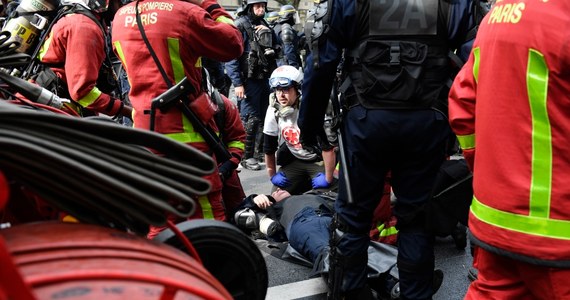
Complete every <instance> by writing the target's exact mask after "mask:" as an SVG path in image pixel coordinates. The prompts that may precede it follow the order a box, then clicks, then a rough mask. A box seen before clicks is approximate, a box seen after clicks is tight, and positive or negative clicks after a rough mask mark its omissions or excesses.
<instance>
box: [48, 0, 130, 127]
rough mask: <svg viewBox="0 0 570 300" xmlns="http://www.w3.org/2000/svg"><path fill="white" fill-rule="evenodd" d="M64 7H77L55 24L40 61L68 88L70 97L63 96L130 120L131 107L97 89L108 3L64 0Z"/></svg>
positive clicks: (97, 111) (99, 111) (92, 109)
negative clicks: (105, 13)
mask: <svg viewBox="0 0 570 300" xmlns="http://www.w3.org/2000/svg"><path fill="white" fill-rule="evenodd" d="M62 5H69V6H74V8H73V9H74V13H71V14H68V15H65V16H64V17H62V18H61V19H59V20H58V21H57V22H56V23H55V25H54V26H53V28H52V30H51V32H50V34H49V36H48V38H47V39H46V41H45V42H44V43H43V45H42V48H41V50H40V53H39V54H38V58H39V60H40V61H41V62H42V63H43V64H44V65H46V66H48V67H50V68H51V69H52V70H53V71H54V72H55V74H57V76H58V77H59V78H61V79H62V80H63V82H64V83H65V84H66V85H67V87H66V89H65V88H64V89H65V90H66V91H65V93H69V95H65V94H64V95H60V96H61V97H64V98H68V97H69V98H71V99H72V100H75V102H74V103H76V104H78V105H80V106H81V108H86V109H88V110H89V111H91V113H93V112H94V113H104V114H106V115H110V116H115V115H122V116H126V117H129V118H130V117H131V113H132V108H131V107H130V106H126V105H124V104H123V102H121V101H120V100H119V99H116V98H114V97H112V96H110V95H109V94H106V93H103V92H102V91H101V90H100V89H99V88H100V87H97V86H96V85H97V79H98V77H99V70H100V69H101V66H102V65H103V61H104V59H105V58H106V49H107V48H106V46H105V36H104V35H105V33H104V30H105V28H106V27H105V25H104V22H102V21H103V20H102V18H101V14H102V13H103V12H105V11H107V9H108V5H109V0H106V1H105V0H64V1H62ZM75 109H78V110H79V109H80V108H79V107H75ZM84 112H85V111H84Z"/></svg>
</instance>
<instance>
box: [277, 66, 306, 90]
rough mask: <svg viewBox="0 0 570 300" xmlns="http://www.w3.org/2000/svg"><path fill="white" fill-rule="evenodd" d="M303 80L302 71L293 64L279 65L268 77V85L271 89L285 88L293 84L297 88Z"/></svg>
mask: <svg viewBox="0 0 570 300" xmlns="http://www.w3.org/2000/svg"><path fill="white" fill-rule="evenodd" d="M302 81H303V73H301V71H299V70H298V69H297V68H295V67H293V66H281V67H279V68H277V69H275V71H273V73H271V77H270V78H269V85H270V86H271V88H272V89H275V88H287V87H291V86H294V87H296V88H298V87H299V86H300V85H301V82H302Z"/></svg>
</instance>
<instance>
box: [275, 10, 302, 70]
mask: <svg viewBox="0 0 570 300" xmlns="http://www.w3.org/2000/svg"><path fill="white" fill-rule="evenodd" d="M296 17H297V10H296V9H295V7H293V5H290V4H287V5H283V6H281V8H280V9H279V20H278V24H277V25H275V28H274V29H275V34H276V35H277V36H278V37H279V39H280V40H281V43H282V45H283V55H282V58H281V59H280V60H279V62H278V64H279V65H280V66H283V65H289V66H293V67H295V68H299V67H300V66H301V57H300V55H299V53H300V50H301V49H300V42H299V39H300V38H299V34H298V32H297V30H295V28H293V26H295V24H296V23H297V18H296Z"/></svg>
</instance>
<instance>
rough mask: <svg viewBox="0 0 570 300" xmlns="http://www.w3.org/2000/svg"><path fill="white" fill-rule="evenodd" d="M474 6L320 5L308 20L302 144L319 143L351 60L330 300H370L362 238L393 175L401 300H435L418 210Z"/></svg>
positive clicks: (427, 238) (432, 2)
mask: <svg viewBox="0 0 570 300" xmlns="http://www.w3.org/2000/svg"><path fill="white" fill-rule="evenodd" d="M329 1H332V2H333V3H329ZM472 2H473V1H445V0H425V1H395V2H389V1H377V0H361V1H353V0H321V1H318V3H316V7H315V8H314V9H313V10H312V11H311V12H312V14H311V15H310V16H309V18H308V22H307V24H306V25H305V34H306V38H307V40H308V43H309V45H310V47H311V53H310V54H309V56H308V58H307V64H306V66H305V76H304V78H305V81H304V83H303V87H302V93H303V98H304V99H305V100H304V101H303V102H302V103H301V108H300V118H299V127H300V129H301V138H302V143H303V145H306V144H309V145H310V144H316V143H317V138H316V137H317V136H319V135H320V134H321V130H322V127H323V117H322V116H323V115H324V113H325V110H326V107H327V103H328V99H329V95H330V91H331V88H332V86H333V81H334V77H335V74H336V72H335V71H336V67H337V65H338V63H339V61H340V59H341V56H342V54H343V50H344V53H345V62H344V65H343V73H344V74H345V76H344V80H343V82H341V83H342V84H341V85H340V91H341V92H342V96H343V97H342V98H343V100H342V104H343V105H344V108H345V109H344V110H343V113H344V115H343V119H342V125H341V133H342V138H343V140H344V141H343V144H344V146H345V147H344V149H342V150H341V151H344V154H345V157H346V159H345V160H344V161H342V162H341V164H343V163H344V164H346V167H347V170H348V171H349V172H348V173H349V174H348V176H347V177H346V178H348V180H347V179H346V178H345V172H344V171H343V170H342V169H341V174H340V178H341V182H340V189H339V196H338V199H337V201H336V203H335V211H336V215H335V217H334V221H333V223H332V225H331V233H332V234H331V241H330V246H331V257H330V265H331V270H330V272H329V280H328V282H329V287H330V294H329V297H330V298H333V299H339V298H346V299H367V298H370V297H371V296H372V295H371V292H370V288H369V287H368V286H366V260H367V259H366V257H367V252H366V245H367V243H368V236H367V235H366V233H367V232H368V229H369V224H370V220H371V218H372V212H373V211H374V207H376V205H377V202H378V201H379V199H381V195H382V187H383V181H384V178H385V177H386V176H385V175H386V173H387V172H388V171H389V170H390V171H391V174H392V184H393V191H394V193H395V195H396V197H397V199H398V202H397V203H396V205H395V214H396V216H397V218H398V229H399V234H398V250H399V254H398V269H399V277H400V289H401V298H402V299H431V297H432V295H433V294H434V293H435V290H436V288H437V286H436V287H435V288H434V274H435V275H437V278H439V277H442V274H441V273H440V272H434V252H433V243H434V236H433V234H431V233H430V232H427V231H426V229H425V228H426V226H425V215H424V211H423V210H422V208H423V207H424V206H425V204H426V203H427V202H428V199H430V193H431V191H432V187H433V185H434V179H435V177H436V174H437V171H438V169H439V167H440V165H441V163H442V162H443V160H444V159H445V154H446V153H445V149H446V145H445V142H446V141H447V140H448V135H449V134H450V128H449V124H448V120H447V117H446V106H447V102H446V101H447V89H446V85H445V83H446V81H448V79H449V77H450V67H449V65H450V64H449V58H448V53H449V52H450V50H454V49H457V48H460V47H461V45H462V44H463V43H465V42H467V40H468V39H472V38H473V37H474V36H473V37H470V36H469V34H468V33H469V32H470V31H471V29H472V28H474V27H475V26H474V24H473V23H475V22H474V18H472V16H471V11H472ZM347 181H349V182H347ZM349 190H350V191H351V193H349V192H348V191H349ZM439 279H442V278H439ZM439 282H440V283H441V280H440V281H439Z"/></svg>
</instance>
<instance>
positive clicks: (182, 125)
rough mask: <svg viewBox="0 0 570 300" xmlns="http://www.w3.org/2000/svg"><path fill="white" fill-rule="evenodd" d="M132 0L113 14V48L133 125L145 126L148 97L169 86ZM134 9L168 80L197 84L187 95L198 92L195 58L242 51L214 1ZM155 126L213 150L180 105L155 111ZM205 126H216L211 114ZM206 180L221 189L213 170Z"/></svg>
mask: <svg viewBox="0 0 570 300" xmlns="http://www.w3.org/2000/svg"><path fill="white" fill-rule="evenodd" d="M135 3H136V2H131V3H129V4H127V5H125V6H123V7H122V8H121V9H119V10H118V11H117V13H116V14H115V18H114V20H113V28H112V38H113V48H114V50H115V52H116V53H117V55H118V56H119V58H120V59H121V62H122V63H123V66H124V68H125V71H126V72H127V76H128V80H129V83H130V85H131V90H130V92H129V99H130V100H131V103H132V106H133V110H134V112H133V121H134V126H135V127H137V128H142V129H149V126H150V115H149V114H148V111H149V110H150V108H151V100H152V99H153V98H155V97H156V96H158V95H160V94H161V93H163V92H164V91H166V90H167V88H168V87H167V84H166V83H165V81H164V79H163V77H162V75H161V74H160V72H159V70H158V67H157V65H156V64H155V62H154V60H153V58H152V56H151V55H150V52H149V49H148V48H147V46H146V45H145V42H144V40H143V39H142V37H141V32H140V31H139V28H138V26H137V23H136V14H135ZM139 11H140V17H141V22H142V25H143V26H144V31H145V33H146V36H147V38H148V40H149V42H150V44H151V46H152V48H153V50H154V52H155V53H156V55H157V57H158V58H159V61H160V64H161V65H162V67H163V68H164V70H165V72H166V74H167V76H168V78H169V81H170V82H172V83H177V82H179V81H180V80H182V79H183V78H184V77H187V78H188V79H189V80H190V82H191V83H192V85H193V86H194V88H195V89H196V91H197V92H196V93H194V94H191V95H190V100H191V101H192V100H193V99H195V98H196V97H197V96H198V95H199V93H200V91H201V83H202V69H201V59H200V57H202V56H207V57H208V58H211V59H214V60H219V61H228V60H231V59H234V58H236V57H238V56H239V55H240V54H241V52H242V51H243V46H242V38H241V33H240V31H239V30H238V29H237V28H236V27H235V26H234V25H233V19H232V18H231V16H230V15H229V14H228V13H227V12H226V11H225V10H224V9H223V8H222V7H220V6H219V5H218V4H217V3H216V1H214V0H205V1H203V2H202V4H201V6H197V5H195V4H192V3H190V2H186V1H177V0H164V1H147V0H143V1H140V3H139ZM154 125H155V126H154V129H155V131H156V132H159V133H162V134H164V135H166V136H168V137H171V138H173V139H175V140H177V141H179V142H182V143H186V144H190V145H192V146H193V147H195V148H197V149H199V150H201V151H203V152H205V153H207V154H210V155H212V151H211V149H210V147H209V146H208V144H207V143H206V142H205V141H204V138H203V137H202V136H201V135H200V134H199V133H198V132H196V131H195V130H194V128H193V126H192V124H191V123H190V121H189V120H188V119H186V118H185V117H184V116H183V114H182V112H181V111H180V110H179V109H177V108H175V107H173V108H170V109H167V110H166V111H164V112H161V111H157V112H156V118H155V124H154ZM208 126H210V127H211V128H214V129H215V130H217V126H216V124H215V120H214V118H212V119H211V120H210V121H209V122H208ZM207 179H209V180H210V182H211V183H212V191H220V190H221V187H222V184H221V180H220V178H219V176H218V173H217V172H215V173H214V174H212V175H210V176H207Z"/></svg>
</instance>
